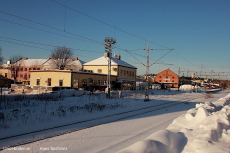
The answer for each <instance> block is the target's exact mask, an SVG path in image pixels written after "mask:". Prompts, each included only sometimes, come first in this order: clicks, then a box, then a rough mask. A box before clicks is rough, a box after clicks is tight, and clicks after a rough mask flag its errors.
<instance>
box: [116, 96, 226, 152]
mask: <svg viewBox="0 0 230 153" xmlns="http://www.w3.org/2000/svg"><path fill="white" fill-rule="evenodd" d="M229 104H230V94H228V95H227V96H226V97H224V98H220V99H219V100H217V101H216V102H213V103H211V102H206V103H203V104H197V105H196V107H195V108H193V109H190V110H188V111H187V113H186V114H184V115H181V116H179V117H178V118H176V119H175V120H174V121H173V122H172V124H170V125H169V126H168V127H167V128H166V130H161V131H158V132H155V133H153V134H152V135H150V136H149V137H147V138H146V139H144V140H141V141H139V142H137V143H135V144H133V145H131V146H129V147H127V148H124V149H122V150H120V151H119V152H118V153H150V152H151V153H158V152H164V153H179V152H182V153H226V152H230V145H229V144H230V106H229Z"/></svg>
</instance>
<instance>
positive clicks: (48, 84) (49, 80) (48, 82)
mask: <svg viewBox="0 0 230 153" xmlns="http://www.w3.org/2000/svg"><path fill="white" fill-rule="evenodd" d="M47 86H51V78H48V80H47Z"/></svg>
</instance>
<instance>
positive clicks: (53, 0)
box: [51, 0, 168, 48]
mask: <svg viewBox="0 0 230 153" xmlns="http://www.w3.org/2000/svg"><path fill="white" fill-rule="evenodd" d="M51 1H52V2H54V3H56V4H59V5H61V6H63V7H65V8H68V9H70V10H72V11H75V12H77V13H79V14H81V15H84V16H86V17H88V18H90V19H93V20H95V21H97V22H100V23H102V24H104V25H107V26H109V27H112V28H114V29H117V30H119V31H122V32H124V33H126V34H129V35H131V36H134V37H136V38H139V39H142V40H145V41H148V42H150V43H153V44H155V45H158V46H161V47H165V48H168V47H166V46H163V45H160V44H158V43H156V42H153V41H151V40H147V39H145V38H142V37H140V36H138V35H135V34H132V33H130V32H128V31H125V30H122V29H120V28H117V27H115V26H113V25H111V24H108V23H106V22H104V21H101V20H99V19H97V18H95V17H92V16H90V15H87V14H85V13H82V12H80V11H78V10H76V9H74V8H71V7H69V6H66V5H64V4H62V3H60V2H57V1H55V0H51Z"/></svg>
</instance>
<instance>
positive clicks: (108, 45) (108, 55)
mask: <svg viewBox="0 0 230 153" xmlns="http://www.w3.org/2000/svg"><path fill="white" fill-rule="evenodd" d="M104 41H105V49H106V50H105V53H104V56H105V58H107V59H108V75H107V96H106V97H107V98H110V89H111V83H110V82H111V81H110V75H111V56H112V47H111V46H112V44H115V43H116V39H114V38H112V37H106V38H105V39H104Z"/></svg>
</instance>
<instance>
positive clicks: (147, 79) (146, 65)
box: [126, 44, 173, 101]
mask: <svg viewBox="0 0 230 153" xmlns="http://www.w3.org/2000/svg"><path fill="white" fill-rule="evenodd" d="M136 50H146V64H143V63H142V62H140V61H139V60H138V59H137V60H138V61H139V62H140V63H141V64H143V65H144V66H145V67H146V84H145V99H144V101H149V92H148V91H149V76H148V75H149V67H150V66H152V65H153V64H155V63H156V62H158V61H159V60H160V59H162V58H163V57H164V56H165V55H167V54H168V53H169V52H171V51H172V50H173V49H149V44H147V45H146V49H136ZM150 50H169V51H168V52H167V53H166V54H164V55H163V56H161V57H160V58H159V59H158V60H156V61H155V62H153V63H152V64H151V65H149V51H150ZM126 51H128V50H126ZM129 51H135V50H129ZM130 55H131V54H130ZM134 58H135V57H134Z"/></svg>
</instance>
